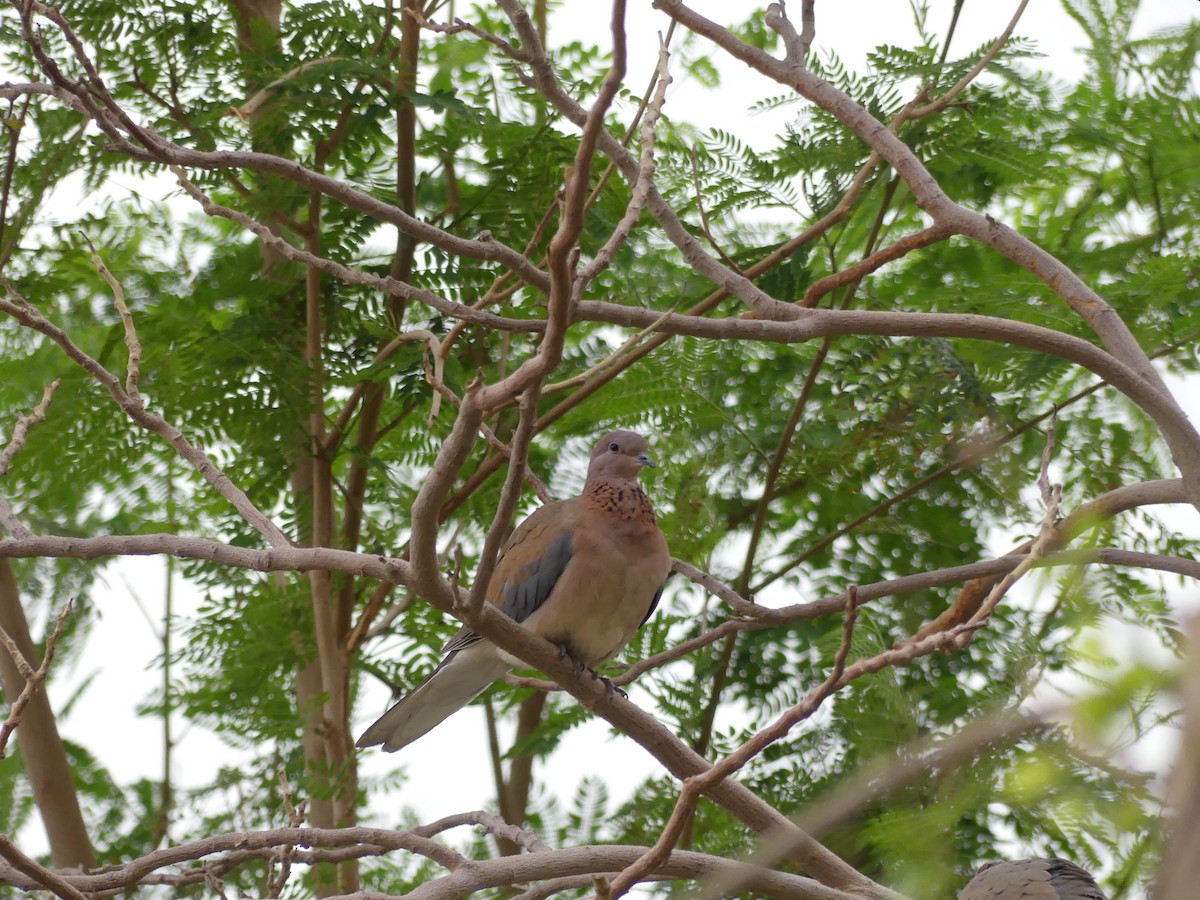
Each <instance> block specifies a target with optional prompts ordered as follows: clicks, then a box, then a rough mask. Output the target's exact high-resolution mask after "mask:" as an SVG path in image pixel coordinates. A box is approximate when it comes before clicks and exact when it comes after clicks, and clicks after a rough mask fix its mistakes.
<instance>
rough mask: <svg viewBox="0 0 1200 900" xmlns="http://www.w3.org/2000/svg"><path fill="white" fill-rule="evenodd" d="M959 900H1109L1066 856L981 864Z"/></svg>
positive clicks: (1091, 879)
mask: <svg viewBox="0 0 1200 900" xmlns="http://www.w3.org/2000/svg"><path fill="white" fill-rule="evenodd" d="M958 900H1108V898H1106V897H1105V896H1104V892H1103V891H1101V890H1100V887H1099V885H1097V884H1096V882H1095V880H1094V879H1093V878H1092V876H1091V875H1089V874H1088V873H1087V872H1086V871H1084V870H1083V869H1081V868H1079V866H1077V865H1075V863H1073V862H1068V861H1067V860H1065V859H1018V860H1014V861H1012V862H990V863H987V864H986V865H984V866H981V867H980V869H979V871H978V872H976V873H975V877H974V878H972V879H971V880H970V882H968V883H967V886H966V887H965V888H963V890H962V893H961V894H959V895H958Z"/></svg>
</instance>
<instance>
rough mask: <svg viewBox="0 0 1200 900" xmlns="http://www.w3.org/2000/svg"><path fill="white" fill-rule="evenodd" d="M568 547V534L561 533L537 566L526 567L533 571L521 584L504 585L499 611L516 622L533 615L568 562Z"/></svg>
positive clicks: (569, 544)
mask: <svg viewBox="0 0 1200 900" xmlns="http://www.w3.org/2000/svg"><path fill="white" fill-rule="evenodd" d="M571 544H572V541H571V532H569V531H566V532H563V533H562V534H561V535H559V536H558V537H557V538H555V539H554V541H553V543H551V544H550V546H549V547H547V548H546V552H545V553H543V554H542V558H541V559H539V560H538V561H537V563H535V564H534V565H533V566H527V567H526V569H527V570H528V569H530V568H532V570H533V571H532V572H529V574H528V575H526V577H525V580H524V581H518V582H517V583H516V584H511V583H506V584H505V585H504V590H503V596H504V602H503V603H501V604H500V612H502V613H504V614H505V615H506V616H508V617H509V618H510V619H513V620H515V621H517V622H524V621H525V620H526V619H528V618H529V617H530V616H531V615H533V613H534V612H535V611H536V610H537V609H538V608H539V607H540V606H541V605H542V604H543V603H545V602H546V599H547V598H548V597H549V596H550V592H551V591H552V590H554V585H555V583H556V582H557V581H558V579H559V576H561V575H562V573H563V570H564V569H566V567H567V563H569V562H570V561H571V552H572V548H571ZM521 574H525V573H524V572H523V573H521Z"/></svg>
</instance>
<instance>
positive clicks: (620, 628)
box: [358, 431, 671, 751]
mask: <svg viewBox="0 0 1200 900" xmlns="http://www.w3.org/2000/svg"><path fill="white" fill-rule="evenodd" d="M647 449H648V448H647V445H646V441H645V439H644V438H642V437H641V435H638V434H635V433H633V432H631V431H614V432H610V433H609V434H607V435H605V436H604V437H603V438H601V439H600V441H599V442H598V443H597V444H596V448H595V449H594V450H593V452H592V456H591V460H590V462H589V465H588V477H587V481H586V483H585V484H584V488H583V492H582V493H581V494H580V495H579V496H578V497H573V498H571V499H569V500H562V501H558V502H554V503H547V504H546V505H545V506H543V507H541V508H540V509H538V510H536V511H534V512H533V513H532V514H531V515H530V516H529V517H528V518H526V519H525V521H523V522H522V523H521V524H520V525H519V526H518V527H517V528H516V530H515V531H514V532H513V534H512V537H511V538H509V541H508V543H507V545H506V546H505V548H504V550H503V551H502V552H501V555H500V558H499V560H498V561H497V563H496V568H495V571H494V572H493V574H492V577H491V579H490V581H489V582H488V589H487V593H486V595H485V596H486V599H487V602H489V603H492V604H495V605H496V606H499V607H500V608H501V610H503V611H504V612H505V613H506V614H507V615H509V616H510V617H511V618H513V619H515V620H516V621H518V622H521V623H522V624H523V625H524V626H525V627H526V628H528V629H529V630H531V631H532V632H534V633H535V634H538V635H540V636H542V637H544V638H546V639H547V640H549V641H552V642H553V643H555V644H558V645H559V646H560V647H562V648H563V649H564V651H565V652H566V653H568V654H569V655H570V656H571V657H572V658H573V659H574V660H575V661H576V663H577V664H578V665H580V666H587V667H595V666H597V665H599V664H600V663H602V662H604V661H605V660H607V659H610V658H611V657H613V656H614V655H615V654H616V653H617V652H618V651H620V649H621V648H622V647H624V646H625V645H626V644H627V643H629V640H630V638H632V637H633V635H634V633H635V632H636V631H637V630H638V628H639V627H641V625H642V624H643V623H645V621H646V619H648V618H649V617H650V614H651V613H652V612H653V611H654V609H655V607H656V606H657V604H658V598H659V596H660V595H661V593H662V587H663V583H664V582H665V580H666V577H667V575H668V573H669V572H670V569H671V555H670V553H669V551H668V550H667V541H666V538H665V537H663V533H662V531H661V530H660V529H659V527H658V521H657V519H656V518H655V515H654V508H653V506H652V505H651V503H650V500H649V498H648V497H647V496H646V494H645V492H644V491H643V490H642V488H641V486H640V485H639V484H638V481H637V476H638V473H639V472H640V471H641V469H642V468H643V467H645V466H653V465H654V463H653V462H652V461H651V460H650V458H649V456H648V455H647ZM445 652H446V657H445V659H444V660H443V661H442V663H441V665H439V666H438V668H437V669H435V670H434V672H433V674H432V675H431V676H430V677H429V678H428V679H426V680H425V681H424V682H423V683H422V684H421V685H420V686H419V687H418V688H417V689H415V690H414V691H412V692H411V693H410V694H408V695H407V696H405V697H403V698H402V699H401V700H399V701H398V702H397V703H396V704H395V705H394V706H393V707H392V708H391V709H389V710H388V711H387V712H386V713H384V715H383V716H382V717H381V718H380V719H379V720H378V721H377V722H375V723H374V724H373V725H372V726H371V727H370V728H368V729H367V731H366V732H365V733H364V734H363V736H362V737H361V738H359V740H358V746H360V747H369V746H373V745H375V744H383V746H384V749H385V750H388V751H391V750H398V749H399V748H401V747H403V746H405V745H406V744H408V743H411V742H412V741H414V740H416V739H417V738H418V737H420V736H421V735H423V734H425V733H426V732H427V731H429V730H430V729H431V728H433V727H434V726H435V725H437V724H438V723H439V722H441V721H442V720H443V719H445V718H446V717H447V716H449V715H450V714H451V713H453V712H455V711H456V710H457V709H459V708H461V707H462V706H465V705H466V704H467V703H469V702H470V701H471V700H472V699H473V698H474V697H476V696H478V695H479V694H480V693H482V692H483V690H484V689H486V688H487V686H488V685H489V684H491V683H492V682H493V681H495V680H496V679H497V678H499V677H501V676H502V675H503V674H504V672H505V671H507V670H508V668H509V667H510V666H511V665H513V664H515V661H514V660H510V659H508V658H506V657H505V655H504V654H502V653H500V651H499V650H497V649H496V648H495V647H494V646H493V645H492V644H491V643H489V642H488V641H486V640H484V639H483V638H481V637H480V636H479V635H477V634H475V633H474V632H473V631H471V630H470V629H467V628H463V629H462V630H461V631H459V632H458V634H456V635H455V636H454V637H453V638H451V639H450V641H449V643H447V644H446V650H445Z"/></svg>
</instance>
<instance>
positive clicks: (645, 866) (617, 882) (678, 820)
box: [612, 588, 858, 897]
mask: <svg viewBox="0 0 1200 900" xmlns="http://www.w3.org/2000/svg"><path fill="white" fill-rule="evenodd" d="M857 619H858V592H857V590H856V589H854V588H851V589H850V592H849V597H848V601H847V604H846V616H845V622H844V624H843V626H842V642H841V645H840V646H839V647H838V651H837V655H836V656H835V657H834V662H833V670H832V671H831V672H830V673H829V676H828V677H827V678H826V679H825V680H824V681H823V682H821V684H819V685H818V686H817V687H815V688H813V689H812V690H811V691H809V692H808V694H806V695H805V697H804V699H803V700H801V701H800V703H798V704H796V705H795V706H793V707H792V708H791V709H789V710H787V711H786V712H785V713H784V714H783V715H782V716H780V717H779V718H778V719H777V720H776V721H775V722H774V723H773V724H772V725H770V726H769V727H767V728H764V729H763V730H762V731H759V732H758V733H757V734H755V735H754V736H753V737H752V738H750V739H749V740H748V741H746V742H745V743H743V744H742V745H741V746H740V747H738V748H737V750H735V751H733V752H732V753H730V754H729V755H728V756H726V757H725V758H724V759H722V760H721V761H720V762H718V763H714V764H713V765H712V767H710V768H709V769H708V770H707V771H705V772H703V773H702V774H700V775H694V776H692V777H691V778H688V779H687V780H686V781H684V783H683V790H681V791H680V793H679V799H678V800H677V801H676V803H675V808H674V810H672V812H671V817H670V818H669V819H668V820H667V824H666V827H665V828H664V829H663V831H662V833H661V834H660V835H659V838H658V840H657V841H656V842H655V844H654V846H653V847H651V848H650V849H649V850H647V851H646V853H644V854H643V855H642V856H641V857H640V858H639V859H638V860H637V862H635V863H634V864H633V865H631V866H629V867H628V868H626V869H625V870H623V871H622V872H621V873H620V874H619V875H618V876H617V877H616V878H615V879H613V882H612V894H613V896H614V897H621V896H623V895H625V894H626V893H628V892H629V890H630V889H631V888H632V887H633V886H634V885H635V884H637V883H638V882H639V881H641V880H642V879H643V878H645V877H646V876H647V875H649V874H650V873H652V872H654V871H655V870H656V869H657V868H658V867H659V866H661V865H662V864H663V862H664V861H665V860H666V859H667V856H668V854H669V853H670V852H671V850H672V849H673V848H674V847H675V844H676V843H678V841H679V838H680V836H681V835H682V834H683V831H684V828H685V827H686V826H687V822H688V821H689V820H690V819H691V817H692V814H693V813H694V812H695V810H696V804H697V803H698V802H699V800H700V796H701V795H702V794H704V793H705V792H707V791H708V790H709V789H711V788H712V786H713V785H714V784H717V783H718V782H720V781H722V780H724V779H725V778H728V777H729V776H730V775H732V774H733V773H734V772H736V771H738V770H739V769H741V768H742V767H743V766H744V765H746V763H748V762H749V761H750V760H751V759H753V758H754V757H755V756H757V755H758V754H759V753H761V752H762V751H763V750H764V749H765V748H766V747H767V746H769V745H770V744H772V743H774V742H775V741H777V740H779V739H780V738H782V737H783V736H784V735H786V734H787V733H788V732H789V731H790V730H791V729H792V727H793V726H795V725H796V724H797V723H799V722H801V721H803V720H804V719H807V718H808V717H809V716H811V715H812V714H813V713H815V712H816V711H817V710H818V709H819V708H820V707H821V704H822V703H824V702H825V700H826V698H827V697H829V695H830V694H832V693H833V692H834V691H835V690H837V689H838V688H839V687H840V686H841V679H842V673H843V672H844V671H845V669H846V657H847V656H849V654H850V645H851V641H852V639H853V637H854V623H855V622H856V621H857Z"/></svg>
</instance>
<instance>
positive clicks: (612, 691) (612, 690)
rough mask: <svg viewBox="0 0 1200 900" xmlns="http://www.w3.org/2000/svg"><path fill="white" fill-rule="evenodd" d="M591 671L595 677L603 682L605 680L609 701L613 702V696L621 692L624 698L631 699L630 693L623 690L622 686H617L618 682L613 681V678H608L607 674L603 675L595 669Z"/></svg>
mask: <svg viewBox="0 0 1200 900" xmlns="http://www.w3.org/2000/svg"><path fill="white" fill-rule="evenodd" d="M591 673H592V677H593V678H598V679H600V680H601V681H602V682H604V693H605V694H606V695H607V697H608V702H609V703H612V701H613V697H614V696H615V695H616V694H620V695H621V699H622V700H628V699H629V695H628V694H627V693H625V692H624V691H623V690H621V688H619V687H617V686H616V684H614V683H613V680H612V679H611V678H606V677H605V676H603V675H601V674H600V673H599V672H597V671H596V670H595V669H592V670H591Z"/></svg>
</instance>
